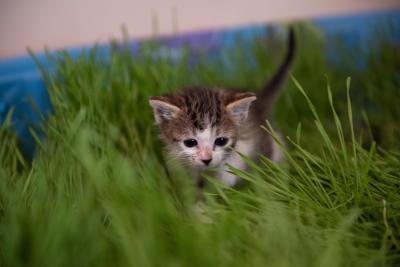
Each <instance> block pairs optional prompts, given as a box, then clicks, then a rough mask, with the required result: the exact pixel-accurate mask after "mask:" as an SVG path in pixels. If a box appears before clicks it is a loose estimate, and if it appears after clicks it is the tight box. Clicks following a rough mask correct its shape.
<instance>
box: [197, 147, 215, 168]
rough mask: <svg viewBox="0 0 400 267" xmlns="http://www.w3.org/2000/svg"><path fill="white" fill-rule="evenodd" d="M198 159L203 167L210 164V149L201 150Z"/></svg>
mask: <svg viewBox="0 0 400 267" xmlns="http://www.w3.org/2000/svg"><path fill="white" fill-rule="evenodd" d="M199 158H200V160H201V161H202V162H203V163H204V164H205V165H208V164H210V162H211V161H212V151H211V149H204V150H201V151H200V155H199Z"/></svg>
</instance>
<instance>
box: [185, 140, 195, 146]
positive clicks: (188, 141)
mask: <svg viewBox="0 0 400 267" xmlns="http://www.w3.org/2000/svg"><path fill="white" fill-rule="evenodd" d="M183 144H184V145H185V146H187V147H194V146H197V141H196V140H195V139H186V140H185V141H183Z"/></svg>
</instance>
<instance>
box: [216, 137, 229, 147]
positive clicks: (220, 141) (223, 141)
mask: <svg viewBox="0 0 400 267" xmlns="http://www.w3.org/2000/svg"><path fill="white" fill-rule="evenodd" d="M228 140H229V139H228V138H227V137H218V138H217V139H215V141H214V144H215V145H216V146H224V145H226V144H227V143H228Z"/></svg>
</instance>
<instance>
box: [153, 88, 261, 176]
mask: <svg viewBox="0 0 400 267" xmlns="http://www.w3.org/2000/svg"><path fill="white" fill-rule="evenodd" d="M255 99H256V97H255V96H254V94H253V93H243V92H224V91H211V90H207V89H203V88H192V89H186V90H184V91H182V92H181V93H179V94H177V95H170V96H161V97H152V98H151V99H150V105H151V106H152V107H153V109H154V115H155V119H156V122H157V124H158V125H159V127H160V130H161V134H162V137H163V139H164V141H165V142H166V144H167V145H168V148H169V152H170V154H171V155H172V156H173V157H176V158H179V159H181V160H183V161H184V162H186V163H188V164H189V165H190V166H191V167H194V168H196V169H206V168H209V167H218V166H220V165H222V164H223V163H224V161H225V159H226V158H227V157H228V156H229V155H230V154H231V153H233V151H232V148H234V147H235V144H236V141H237V137H238V136H237V135H238V130H239V127H240V126H241V125H242V124H243V123H244V122H245V121H246V119H247V115H248V110H249V107H250V104H251V102H252V101H254V100H255Z"/></svg>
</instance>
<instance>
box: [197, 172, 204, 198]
mask: <svg viewBox="0 0 400 267" xmlns="http://www.w3.org/2000/svg"><path fill="white" fill-rule="evenodd" d="M205 185H206V181H205V180H204V178H203V177H202V176H201V175H200V174H198V175H197V179H196V190H197V192H196V201H197V202H204V187H205Z"/></svg>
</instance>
